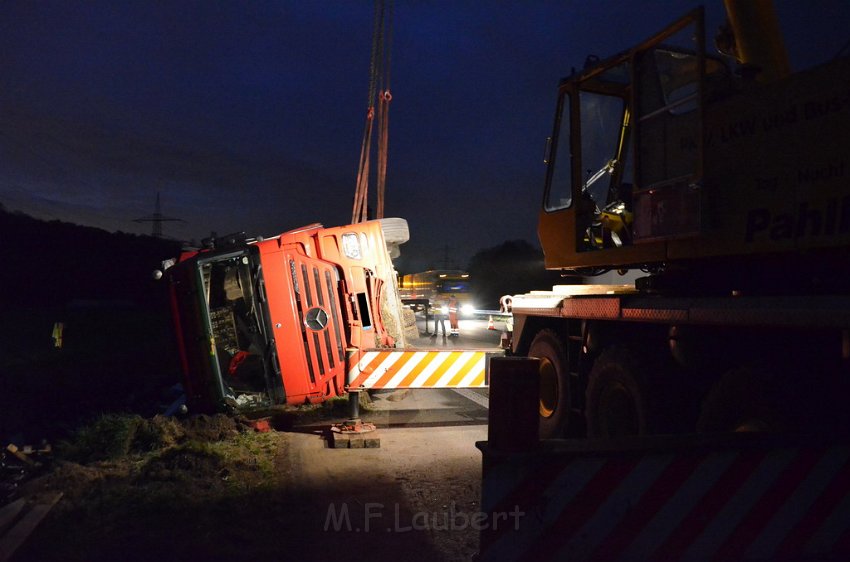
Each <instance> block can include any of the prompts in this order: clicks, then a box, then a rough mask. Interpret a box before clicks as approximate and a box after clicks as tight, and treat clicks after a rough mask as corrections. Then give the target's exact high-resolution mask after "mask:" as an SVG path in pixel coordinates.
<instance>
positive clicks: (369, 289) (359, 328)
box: [165, 218, 412, 411]
mask: <svg viewBox="0 0 850 562" xmlns="http://www.w3.org/2000/svg"><path fill="white" fill-rule="evenodd" d="M408 236H409V235H408V228H407V222H406V221H405V220H404V219H398V218H388V219H381V220H375V221H367V222H363V223H359V224H354V225H348V226H342V227H335V228H324V227H322V225H320V224H312V225H309V226H305V227H303V228H299V229H296V230H291V231H289V232H286V233H283V234H281V235H279V236H274V237H271V238H248V237H247V236H245V235H244V234H239V235H229V236H225V237H221V238H216V239H210V240H207V241H205V244H204V247H203V248H202V249H199V250H193V251H187V252H184V253H183V254H182V255H181V256H180V257H179V259H177V260H175V263H173V264H169V265H170V267H167V268H166V270H165V275H166V277H167V278H168V280H169V285H170V292H171V305H172V312H173V317H174V322H175V328H176V332H177V337H178V340H179V347H180V355H181V361H182V367H183V372H184V380H185V385H186V389H185V390H186V397H187V403H188V406H189V408H190V410H193V411H221V410H227V409H229V408H241V407H250V406H262V405H271V404H285V403H288V404H303V403H312V402H321V401H323V400H326V399H327V398H330V397H334V396H340V395H342V394H344V392H345V390H344V387H345V384H346V381H345V376H346V371H347V369H346V365H347V359H348V355H349V354H351V353H352V352H353V350H359V349H382V348H391V349H394V348H396V347H404V343H405V334H404V322H403V318H404V317H405V315H403V314H402V306H401V303H400V300H399V297H398V291H397V287H396V282H395V279H396V275H395V272H394V269H393V264H392V258H391V257H390V256H391V255H398V246H399V245H400V244H403V243H404V242H406V241H407V239H408ZM407 318H408V327H410V325H411V324H412V319H411V318H410V317H409V315H408V317H407Z"/></svg>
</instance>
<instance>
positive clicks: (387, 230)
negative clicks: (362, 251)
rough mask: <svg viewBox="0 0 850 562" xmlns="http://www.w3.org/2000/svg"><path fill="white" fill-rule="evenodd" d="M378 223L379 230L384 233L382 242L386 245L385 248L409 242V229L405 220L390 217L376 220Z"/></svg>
mask: <svg viewBox="0 0 850 562" xmlns="http://www.w3.org/2000/svg"><path fill="white" fill-rule="evenodd" d="M378 222H380V223H381V230H382V231H383V232H384V242H386V243H387V246H391V245H393V244H395V245H398V244H404V243H405V242H407V241H408V240H410V228H408V226H407V221H406V220H404V219H402V218H398V217H391V218H386V219H378Z"/></svg>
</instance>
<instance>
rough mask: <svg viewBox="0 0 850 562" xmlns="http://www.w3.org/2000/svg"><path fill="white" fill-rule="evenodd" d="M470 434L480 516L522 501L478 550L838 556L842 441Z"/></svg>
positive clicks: (570, 556) (576, 556) (847, 511)
mask: <svg viewBox="0 0 850 562" xmlns="http://www.w3.org/2000/svg"><path fill="white" fill-rule="evenodd" d="M671 442H673V443H674V445H673V446H669V445H670V443H671ZM634 443H639V444H638V445H637V446H635V445H634ZM479 446H480V447H481V448H482V451H483V452H484V479H483V484H482V488H483V489H482V504H483V507H484V509H485V511H487V512H489V513H490V514H491V517H490V519H489V521H497V518H498V514H500V513H505V514H508V513H512V514H513V513H517V512H518V511H519V512H521V513H522V515H521V516H517V517H515V518H514V519H515V520H516V524H513V521H514V519H510V520H508V519H504V520H503V521H502V523H503V524H502V525H501V527H500V528H493V526H492V525H491V526H490V527H489V528H487V529H485V530H484V531H483V532H482V535H481V539H482V540H481V543H482V544H481V548H482V556H481V559H482V560H535V561H536V560H555V559H564V560H570V561H573V560H658V561H668V560H720V561H726V560H776V559H780V560H798V559H801V558H813V557H815V558H819V559H820V558H823V557H829V559H850V444H844V443H841V444H838V445H836V444H821V445H816V444H809V443H802V442H800V440H797V443H795V444H791V445H789V444H787V443H784V442H783V441H781V440H778V439H775V438H764V437H761V436H754V435H740V434H737V435H730V436H723V437H719V436H699V435H694V436H688V437H686V438H683V439H674V438H669V437H667V438H665V437H660V438H644V439H642V440H640V441H633V442H632V446H630V447H619V448H615V447H611V446H607V445H606V449H594V448H593V444H588V443H587V442H585V443H571V442H554V441H553V442H542V444H541V449H539V450H537V451H535V452H530V453H520V454H513V455H508V454H504V453H501V454H500V453H498V452H495V451H488V448H487V445H486V444H480V445H479ZM570 448H572V450H569V449H570ZM508 523H511V524H508Z"/></svg>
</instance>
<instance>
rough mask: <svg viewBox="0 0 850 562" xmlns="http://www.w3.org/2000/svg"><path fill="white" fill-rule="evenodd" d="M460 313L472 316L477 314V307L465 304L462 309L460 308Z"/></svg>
mask: <svg viewBox="0 0 850 562" xmlns="http://www.w3.org/2000/svg"><path fill="white" fill-rule="evenodd" d="M460 311H461V312H463V313H464V314H472V313H473V312H475V307H474V306H472V305H471V304H465V305H463V306H462V307H460Z"/></svg>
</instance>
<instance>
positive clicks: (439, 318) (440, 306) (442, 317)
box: [431, 302, 447, 339]
mask: <svg viewBox="0 0 850 562" xmlns="http://www.w3.org/2000/svg"><path fill="white" fill-rule="evenodd" d="M435 304H436V306H435V307H434V333H433V334H431V338H432V339H433V338H436V337H437V331H438V330H437V328H438V327H439V328H442V330H443V339H445V337H446V310H445V307H446V306H447V305H446V303H445V302H437V303H435Z"/></svg>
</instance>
